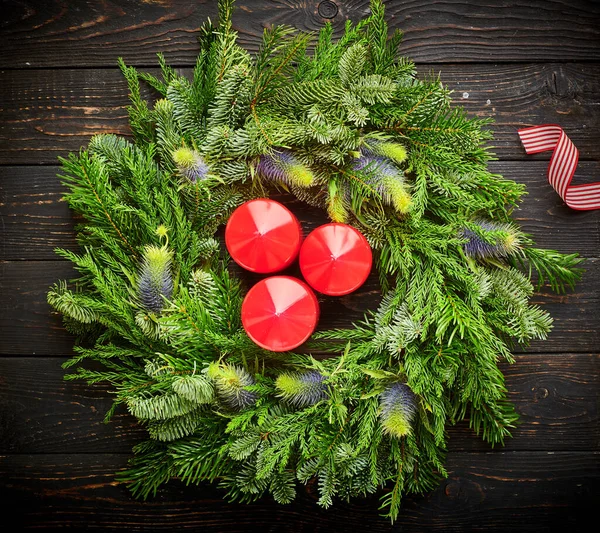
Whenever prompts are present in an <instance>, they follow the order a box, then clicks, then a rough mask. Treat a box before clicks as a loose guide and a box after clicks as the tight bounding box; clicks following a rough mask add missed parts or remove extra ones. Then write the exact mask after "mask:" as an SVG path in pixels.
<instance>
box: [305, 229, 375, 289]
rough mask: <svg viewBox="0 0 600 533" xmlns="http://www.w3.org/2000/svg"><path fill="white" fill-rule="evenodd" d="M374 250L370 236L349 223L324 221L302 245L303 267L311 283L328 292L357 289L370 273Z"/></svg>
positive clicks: (314, 287) (306, 277) (315, 287)
mask: <svg viewBox="0 0 600 533" xmlns="http://www.w3.org/2000/svg"><path fill="white" fill-rule="evenodd" d="M372 264H373V254H372V253H371V247H370V246H369V243H368V242H367V239H365V237H364V236H363V234H362V233H360V232H359V231H358V230H356V229H354V228H353V227H352V226H348V225H346V224H337V223H332V224H325V225H324V226H320V227H318V228H317V229H316V230H314V231H313V232H311V233H310V234H309V235H308V237H306V240H305V241H304V244H303V245H302V248H301V249H300V269H301V270H302V275H303V276H304V279H305V280H306V281H307V282H308V284H309V285H310V286H311V287H312V288H313V289H315V290H317V291H319V292H321V293H323V294H327V295H329V296H342V295H344V294H349V293H351V292H353V291H355V290H356V289H358V288H359V287H360V286H361V285H362V284H363V283H364V282H365V281H366V279H367V278H368V277H369V273H370V272H371V265H372Z"/></svg>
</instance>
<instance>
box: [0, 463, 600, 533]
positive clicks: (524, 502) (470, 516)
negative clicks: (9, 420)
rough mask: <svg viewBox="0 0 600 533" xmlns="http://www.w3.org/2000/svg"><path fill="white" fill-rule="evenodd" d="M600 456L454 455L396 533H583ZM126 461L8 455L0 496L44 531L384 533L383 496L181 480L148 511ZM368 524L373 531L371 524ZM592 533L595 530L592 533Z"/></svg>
mask: <svg viewBox="0 0 600 533" xmlns="http://www.w3.org/2000/svg"><path fill="white" fill-rule="evenodd" d="M599 456H600V454H599V453H597V452H595V453H593V452H585V453H581V452H495V453H467V452H454V453H450V454H449V455H448V463H447V467H448V471H449V473H450V477H449V479H447V480H444V481H442V483H441V484H440V486H439V487H438V488H437V489H436V490H435V491H433V492H432V493H430V494H427V495H425V496H407V497H406V499H405V502H404V510H403V513H402V515H401V516H400V518H399V520H398V522H397V523H396V525H395V527H394V528H393V529H394V530H395V531H405V530H412V529H413V528H414V529H415V530H417V531H433V530H435V531H444V532H448V531H457V532H458V531H467V530H468V531H486V532H489V531H498V532H504V531H515V530H519V531H536V532H538V531H584V530H585V529H584V527H586V524H587V523H589V522H588V521H589V520H592V521H593V519H594V518H595V504H597V498H596V497H595V496H596V494H597V489H596V486H595V485H596V483H597V479H598V476H599V474H600V473H599V472H598V464H599V459H600V457H599ZM126 461H127V455H117V454H110V455H105V454H57V455H12V456H8V457H0V471H2V472H3V483H2V486H0V498H2V501H3V502H4V504H5V505H6V509H10V510H11V513H10V514H11V518H12V519H13V520H15V521H16V522H13V523H17V524H21V525H22V526H25V527H27V526H30V527H35V528H59V527H64V526H65V525H67V526H68V527H76V528H81V529H83V528H90V527H93V528H100V529H102V530H103V531H107V530H122V529H127V530H128V531H141V530H144V531H146V530H151V531H156V530H168V531H173V530H183V529H197V530H201V531H211V532H222V531H227V532H246V531H276V532H287V531H294V532H296V531H299V532H313V531H322V532H331V531H335V532H343V531H362V530H363V529H366V528H367V527H368V530H369V531H373V532H379V531H381V532H383V531H390V530H391V529H392V528H391V527H390V525H389V523H386V522H385V521H384V520H382V519H380V518H379V517H378V515H377V507H378V505H377V503H378V502H377V498H376V497H375V496H372V497H370V498H368V499H367V498H365V499H357V500H353V501H352V503H350V504H347V503H342V502H336V503H335V504H334V506H333V507H331V508H330V509H328V510H327V511H325V510H323V509H319V508H318V507H316V505H315V502H316V499H317V498H316V497H315V488H314V486H311V485H309V486H308V487H306V488H305V489H304V488H301V489H300V490H299V491H298V499H297V500H296V501H295V502H294V504H292V505H285V506H281V505H276V504H274V503H273V502H272V501H271V500H269V499H266V498H265V499H263V500H260V501H258V502H256V503H253V504H250V505H240V504H228V503H226V502H224V501H222V500H221V496H222V492H220V491H219V490H218V489H216V488H214V487H210V486H206V485H201V486H199V487H187V488H186V487H184V486H183V485H182V484H181V483H179V482H177V481H172V482H171V483H170V484H169V485H168V486H167V487H166V488H163V489H161V490H160V491H159V494H158V495H157V497H155V498H153V499H152V500H150V501H148V502H146V503H144V504H142V503H140V502H135V501H132V500H131V497H130V496H129V494H128V493H127V489H126V488H125V487H123V486H122V485H118V484H117V483H116V482H115V481H114V477H113V476H114V472H115V471H116V470H122V469H124V468H126ZM367 524H368V526H367ZM588 531H589V530H588Z"/></svg>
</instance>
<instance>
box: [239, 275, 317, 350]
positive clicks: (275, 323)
mask: <svg viewBox="0 0 600 533" xmlns="http://www.w3.org/2000/svg"><path fill="white" fill-rule="evenodd" d="M318 319H319V303H318V302H317V298H316V296H315V295H314V293H313V292H312V291H311V290H310V287H309V286H308V285H307V284H306V283H304V282H302V281H300V280H298V279H296V278H292V277H289V276H272V277H270V278H266V279H263V280H261V281H259V282H258V283H257V284H256V285H254V287H252V288H251V289H250V290H249V291H248V294H246V297H245V298H244V302H243V303H242V324H243V326H244V329H245V330H246V333H247V334H248V336H249V337H250V338H251V339H252V340H253V341H254V342H255V343H256V344H258V345H259V346H260V347H262V348H265V349H266V350H271V351H272V352H285V351H288V350H293V349H294V348H297V347H298V346H300V345H301V344H302V343H303V342H305V341H307V340H308V338H309V337H310V336H311V335H312V332H313V331H314V330H315V327H316V325H317V321H318Z"/></svg>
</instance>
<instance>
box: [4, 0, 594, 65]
mask: <svg viewBox="0 0 600 533" xmlns="http://www.w3.org/2000/svg"><path fill="white" fill-rule="evenodd" d="M324 4H325V5H324ZM331 4H334V5H333V6H332V5H331ZM385 4H386V8H387V20H388V21H389V24H390V26H391V27H394V28H401V29H402V30H403V31H404V32H405V34H406V38H405V40H404V46H403V52H404V53H405V54H407V55H409V56H411V57H412V58H414V59H415V60H418V61H422V62H430V63H437V62H447V63H462V62H498V61H501V62H507V61H531V62H532V61H556V60H560V61H594V60H596V59H597V46H598V39H599V38H600V7H599V5H598V3H596V2H593V1H589V0H588V1H581V0H578V1H567V0H553V1H551V2H549V1H544V0H527V1H523V2H518V3H515V2H509V1H507V0H503V1H501V2H487V1H484V0H474V1H471V2H462V1H460V0H438V1H436V2H427V1H425V0H412V1H409V2H406V1H402V0H387V1H386V2H385ZM368 7H369V2H368V0H350V1H341V0H334V2H331V1H330V0H328V1H327V2H322V1H321V0H272V1H269V2H265V1H261V0H238V2H237V10H236V12H235V14H234V19H233V22H234V27H235V29H236V30H237V31H238V32H239V36H240V39H239V41H240V44H242V45H243V46H244V47H245V48H247V49H248V50H250V51H252V52H255V51H256V50H257V47H258V44H259V42H260V37H261V35H262V32H263V29H264V28H265V27H267V26H269V25H272V24H289V25H292V26H295V27H296V28H298V29H300V30H305V31H318V30H319V29H320V28H321V27H322V26H323V24H324V23H325V22H326V21H327V20H330V21H331V23H332V24H333V27H334V30H335V34H336V36H339V35H340V34H341V32H342V31H343V27H344V22H345V20H346V19H351V20H354V21H356V20H359V19H361V18H363V17H364V16H365V15H367V13H368ZM4 12H5V13H6V14H7V16H6V17H5V19H4V21H3V31H2V33H1V34H0V50H1V51H2V52H1V54H0V68H15V67H16V68H30V67H65V66H79V65H81V64H85V65H86V66H108V65H110V66H112V65H114V61H115V58H116V57H117V56H123V57H124V58H125V59H126V60H127V61H128V62H130V63H134V64H145V65H148V64H152V63H153V62H154V59H155V54H156V52H163V53H165V54H166V55H167V56H168V57H169V59H170V60H171V61H173V62H174V63H176V64H179V65H193V64H194V63H195V59H196V58H195V54H196V51H197V45H196V33H195V31H196V30H197V28H198V27H199V25H200V24H202V22H203V21H204V19H205V18H206V17H207V16H211V17H212V18H213V20H214V19H215V18H216V2H214V1H207V0H205V1H201V2H189V1H187V0H146V1H144V2H142V3H140V2H136V1H135V0H121V1H118V2H117V1H114V0H86V1H81V2H62V1H60V0H47V1H45V0H9V1H7V2H4Z"/></svg>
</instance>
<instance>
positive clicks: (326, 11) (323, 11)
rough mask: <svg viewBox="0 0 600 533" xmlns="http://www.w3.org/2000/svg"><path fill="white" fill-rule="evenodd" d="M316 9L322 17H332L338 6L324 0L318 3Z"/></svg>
mask: <svg viewBox="0 0 600 533" xmlns="http://www.w3.org/2000/svg"><path fill="white" fill-rule="evenodd" d="M318 11H319V15H321V16H322V17H323V18H324V19H332V18H333V17H335V16H336V15H337V14H338V6H337V5H336V4H335V3H334V2H331V1H330V0H324V1H323V2H321V3H320V4H319V7H318Z"/></svg>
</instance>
